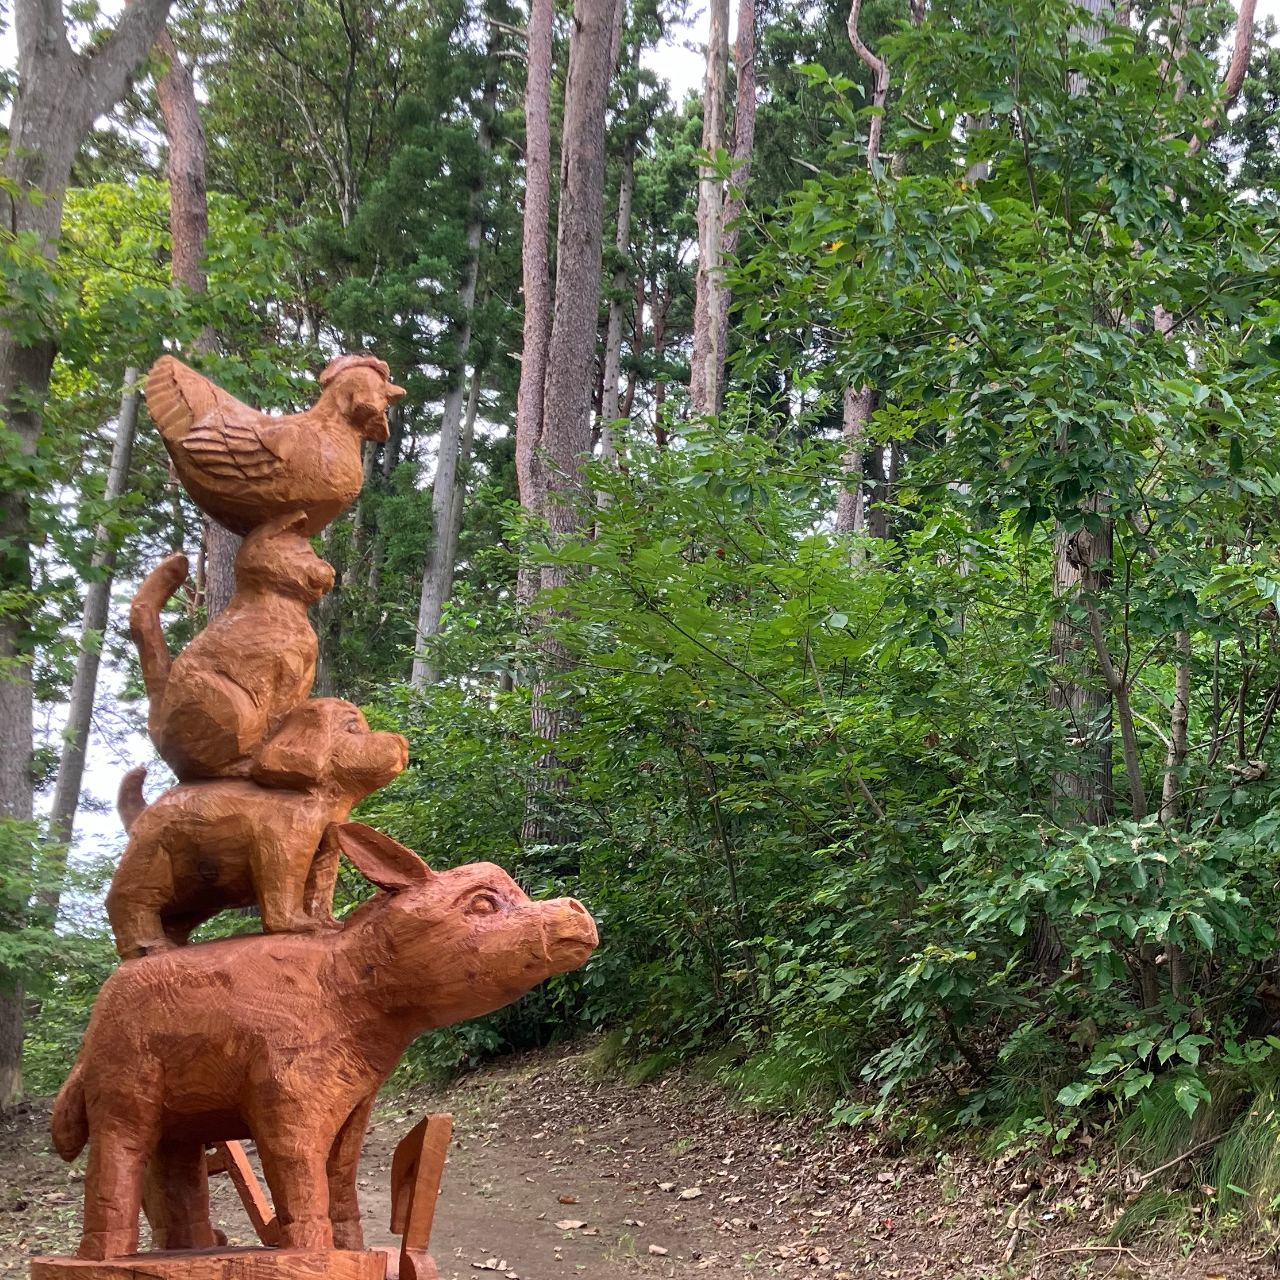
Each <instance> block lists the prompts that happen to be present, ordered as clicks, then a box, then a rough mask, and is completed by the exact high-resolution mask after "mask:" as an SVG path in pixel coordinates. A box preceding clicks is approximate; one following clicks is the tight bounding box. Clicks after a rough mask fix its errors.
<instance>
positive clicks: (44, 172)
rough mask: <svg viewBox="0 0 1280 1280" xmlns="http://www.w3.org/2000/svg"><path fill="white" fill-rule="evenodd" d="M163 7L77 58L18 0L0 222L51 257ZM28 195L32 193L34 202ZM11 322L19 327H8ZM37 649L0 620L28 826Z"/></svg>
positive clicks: (8, 770)
mask: <svg viewBox="0 0 1280 1280" xmlns="http://www.w3.org/2000/svg"><path fill="white" fill-rule="evenodd" d="M168 8H169V0H135V2H134V4H133V5H131V6H130V7H129V8H128V9H126V10H125V11H124V13H123V14H122V15H121V16H120V19H119V21H118V22H117V24H116V27H115V30H114V31H113V32H112V33H111V35H110V36H109V37H107V39H106V40H104V41H102V42H101V43H99V44H96V45H95V46H93V48H92V49H91V50H89V51H86V52H85V53H76V52H75V51H74V50H73V49H72V48H71V44H70V41H69V40H68V38H67V28H66V21H65V18H64V16H63V12H62V5H61V4H60V3H57V2H56V0H19V2H18V3H17V4H16V5H15V7H14V9H13V18H14V28H15V31H16V34H17V40H18V87H17V94H16V97H15V99H14V104H13V112H12V115H11V117H10V121H9V148H8V151H7V153H6V155H5V158H4V163H3V170H2V171H3V174H4V176H5V178H7V179H8V180H9V182H10V183H11V184H12V191H11V192H10V191H5V192H4V193H2V194H0V207H2V209H3V216H4V220H5V224H6V225H7V226H8V228H9V229H10V230H11V231H12V232H13V233H14V234H16V235H17V234H23V233H26V234H27V235H29V236H30V237H31V238H32V239H33V240H34V241H35V243H36V244H37V245H39V246H40V248H41V249H43V250H44V252H45V253H46V254H48V255H49V256H50V258H52V256H53V254H54V252H55V244H54V242H55V241H56V240H57V237H58V234H59V232H60V230H61V226H62V199H63V193H64V192H65V190H66V185H67V181H68V179H69V177H70V175H71V166H72V163H73V162H74V160H75V157H76V152H77V151H78V150H79V149H80V144H81V143H82V142H83V141H84V139H85V138H86V137H87V136H88V133H89V131H90V129H91V128H92V127H93V122H94V121H95V120H96V119H97V118H98V117H99V116H100V115H102V114H103V113H104V112H106V111H109V110H110V109H111V107H112V106H114V104H115V103H116V102H118V101H119V100H120V98H121V97H123V95H124V93H125V91H126V89H127V88H128V84H129V81H130V79H131V77H132V76H133V73H134V72H135V71H136V70H137V68H138V67H139V66H141V64H142V62H143V60H144V59H145V58H146V56H147V50H148V49H150V48H151V45H152V44H153V43H154V41H155V38H156V36H157V34H158V33H159V31H160V28H161V27H162V26H163V25H164V19H165V15H166V13H167V12H168ZM28 193H39V195H40V197H41V198H39V199H33V198H30V196H29V194H28ZM3 319H4V320H5V323H4V324H3V325H0V413H2V414H3V418H4V423H5V426H6V427H7V431H8V435H7V439H6V440H5V442H4V446H5V449H6V451H8V452H11V453H12V454H13V455H16V457H15V459H14V461H15V463H17V470H19V471H24V470H25V469H26V462H25V460H26V459H29V458H31V457H32V456H33V455H34V454H35V452H36V445H37V440H38V438H39V435H40V422H41V409H42V406H43V404H44V400H45V396H46V395H47V393H48V389H49V373H50V370H51V368H52V365H53V355H54V339H53V335H52V334H45V335H42V336H40V337H37V338H35V339H31V338H29V337H25V336H22V337H20V336H19V333H20V329H21V325H20V320H21V318H20V317H12V316H10V317H4V318H3ZM14 321H18V322H19V323H17V324H15V323H14ZM30 508H31V494H30V493H29V492H28V491H27V490H25V489H24V488H22V487H21V486H20V485H11V486H9V487H6V488H5V489H4V490H3V491H2V492H0V592H3V593H5V594H10V595H11V599H14V600H15V601H22V600H24V599H25V598H26V597H27V596H28V593H29V591H30V588H31V557H30V550H29V548H30V545H31V524H30ZM33 648H34V639H33V636H32V631H31V618H30V614H29V612H28V610H27V608H26V607H25V605H24V604H18V605H17V606H16V607H14V608H12V609H11V610H8V611H5V612H4V614H3V616H2V617H0V816H2V817H9V818H16V819H18V820H20V821H27V820H29V819H30V818H31V806H32V786H31V753H32V742H33V731H32V710H33V702H32V688H31V659H32V650H33ZM22 1001H23V991H22V983H21V981H20V980H19V979H18V977H17V975H14V974H9V973H5V974H0V1107H4V1106H8V1105H10V1104H12V1103H13V1102H15V1101H17V1099H18V1098H20V1097H21V1096H22Z"/></svg>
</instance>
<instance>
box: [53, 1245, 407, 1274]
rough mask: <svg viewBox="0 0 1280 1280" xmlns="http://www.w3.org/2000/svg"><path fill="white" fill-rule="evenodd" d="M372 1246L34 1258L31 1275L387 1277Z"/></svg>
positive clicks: (383, 1260)
mask: <svg viewBox="0 0 1280 1280" xmlns="http://www.w3.org/2000/svg"><path fill="white" fill-rule="evenodd" d="M386 1265H387V1263H386V1255H385V1254H384V1253H382V1252H381V1251H380V1250H376V1249H370V1250H368V1251H365V1250H352V1249H182V1250H173V1251H168V1252H155V1253H143V1254H135V1255H134V1256H133V1257H129V1258H113V1259H111V1260H110V1261H89V1260H86V1259H83V1258H32V1259H31V1280H384V1277H385V1275H386Z"/></svg>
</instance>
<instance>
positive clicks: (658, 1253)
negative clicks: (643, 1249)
mask: <svg viewBox="0 0 1280 1280" xmlns="http://www.w3.org/2000/svg"><path fill="white" fill-rule="evenodd" d="M649 1252H650V1253H651V1254H653V1256H654V1257H655V1258H665V1257H666V1256H667V1251H666V1250H665V1249H664V1248H663V1247H662V1246H661V1245H660V1244H651V1245H650V1246H649Z"/></svg>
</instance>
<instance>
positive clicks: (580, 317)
mask: <svg viewBox="0 0 1280 1280" xmlns="http://www.w3.org/2000/svg"><path fill="white" fill-rule="evenodd" d="M622 12H623V0H575V2H574V9H573V30H572V33H571V35H570V40H569V70H568V75H567V77H566V81H565V95H564V134H563V138H562V140H561V147H560V151H561V166H560V221H559V227H558V230H557V237H556V290H555V311H554V314H553V316H552V321H551V340H550V343H549V344H548V351H547V378H546V384H545V387H544V390H543V397H542V404H543V429H542V451H543V455H544V457H545V459H546V462H547V466H546V468H545V478H546V489H545V494H546V497H545V502H546V506H545V514H546V518H547V524H548V526H549V532H550V536H551V538H552V539H553V541H556V542H559V541H563V540H565V539H567V538H569V537H571V536H573V534H574V533H575V531H576V530H577V527H578V523H579V513H578V509H577V503H578V502H579V500H580V499H581V497H582V493H581V477H580V469H579V463H580V461H581V459H582V458H583V457H584V456H585V455H586V454H587V453H588V452H589V451H590V448H591V386H592V382H593V380H594V379H593V374H594V372H595V348H596V324H597V319H598V316H599V310H600V272H601V266H602V260H603V240H604V227H603V215H604V158H605V147H604V141H605V112H606V108H607V105H608V97H609V81H610V78H611V77H612V74H613V64H614V59H615V58H616V56H617V39H618V35H619V33H620V30H621V14H622ZM518 453H519V451H518V450H517V456H518ZM563 582H564V575H563V573H562V572H561V571H560V570H559V569H553V568H544V569H543V571H542V574H541V585H542V588H543V589H544V590H550V589H554V588H555V587H559V586H561V585H562V584H563ZM542 649H543V663H544V670H543V672H542V673H541V675H540V677H539V679H538V680H537V681H535V683H534V685H533V687H532V689H531V691H530V692H531V695H532V698H531V703H532V705H531V721H532V729H533V732H534V733H535V734H536V735H538V736H540V737H541V738H543V739H544V740H545V741H546V742H547V743H548V750H547V751H546V752H544V753H543V755H542V757H541V758H540V760H539V761H538V765H537V768H536V769H535V772H534V777H533V779H532V781H531V784H530V788H529V791H530V794H529V800H530V803H529V806H528V808H527V811H526V817H525V823H524V830H523V839H524V840H525V842H526V843H542V842H547V841H556V840H559V839H560V837H561V832H560V831H559V829H558V825H557V824H556V823H555V821H554V819H550V817H549V815H548V813H547V810H546V807H545V806H544V805H542V804H540V803H538V800H537V797H538V794H539V793H541V792H547V791H559V790H562V789H563V788H564V786H565V779H564V775H563V771H562V770H561V767H560V762H559V760H558V758H557V756H556V753H555V749H554V745H552V744H554V742H555V740H556V739H557V738H558V737H559V736H560V733H561V732H562V730H563V727H564V724H565V719H564V714H563V711H562V708H561V707H560V706H559V705H558V704H557V703H556V702H554V701H553V700H551V699H549V698H548V697H547V693H548V685H549V680H550V678H551V677H553V676H554V675H555V674H556V673H557V672H560V671H563V670H564V669H565V667H566V666H567V664H568V655H567V654H565V653H564V651H563V649H562V648H561V646H560V645H558V644H556V643H555V642H553V641H546V642H545V643H544V644H543V646H542Z"/></svg>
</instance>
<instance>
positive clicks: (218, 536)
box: [156, 31, 241, 618]
mask: <svg viewBox="0 0 1280 1280" xmlns="http://www.w3.org/2000/svg"><path fill="white" fill-rule="evenodd" d="M156 48H157V49H159V50H160V52H161V53H162V54H163V55H164V56H165V58H166V59H167V60H168V67H167V68H166V70H165V73H164V75H163V76H162V77H161V78H160V82H159V84H157V85H156V98H157V99H158V101H159V103H160V115H161V117H162V118H163V120H164V134H165V140H166V141H167V142H168V144H169V236H170V246H171V248H170V270H171V272H172V275H173V279H174V281H175V283H178V284H183V285H185V286H186V287H187V288H188V289H190V290H191V292H192V293H205V292H207V291H208V288H209V281H208V278H207V277H206V275H205V273H204V269H203V266H202V264H203V262H204V246H205V241H206V240H208V238H209V197H208V191H207V177H206V174H207V171H208V157H207V151H206V147H205V139H204V126H203V125H202V124H201V122H200V106H199V104H198V103H197V102H196V88H195V79H194V77H193V75H192V72H191V68H190V67H188V66H187V64H186V63H185V62H183V60H182V57H181V55H180V54H179V53H178V50H177V48H176V47H175V46H174V43H173V39H172V37H171V36H170V35H169V33H168V32H167V31H162V32H161V33H160V38H159V39H158V40H157V41H156ZM191 347H192V350H194V351H196V352H197V353H199V354H200V355H213V354H215V353H216V352H217V350H218V336H217V334H216V333H214V331H213V329H212V328H210V327H209V326H208V325H206V326H205V327H204V328H203V329H201V331H200V333H199V334H198V335H197V336H196V338H195V340H194V341H193V342H192V344H191ZM202 530H203V535H204V547H205V592H204V604H205V616H206V617H208V618H215V617H217V615H218V614H220V613H221V612H222V611H223V609H225V608H226V607H227V605H228V604H230V603H231V597H232V595H233V594H234V593H235V589H236V576H235V568H234V566H235V559H236V554H237V553H238V552H239V550H240V541H241V540H240V538H239V537H238V536H237V535H236V534H234V533H232V532H231V531H230V530H229V529H224V528H223V527H222V526H221V525H220V524H218V522H217V521H216V520H213V519H211V518H210V517H209V516H204V517H203V520H202Z"/></svg>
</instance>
